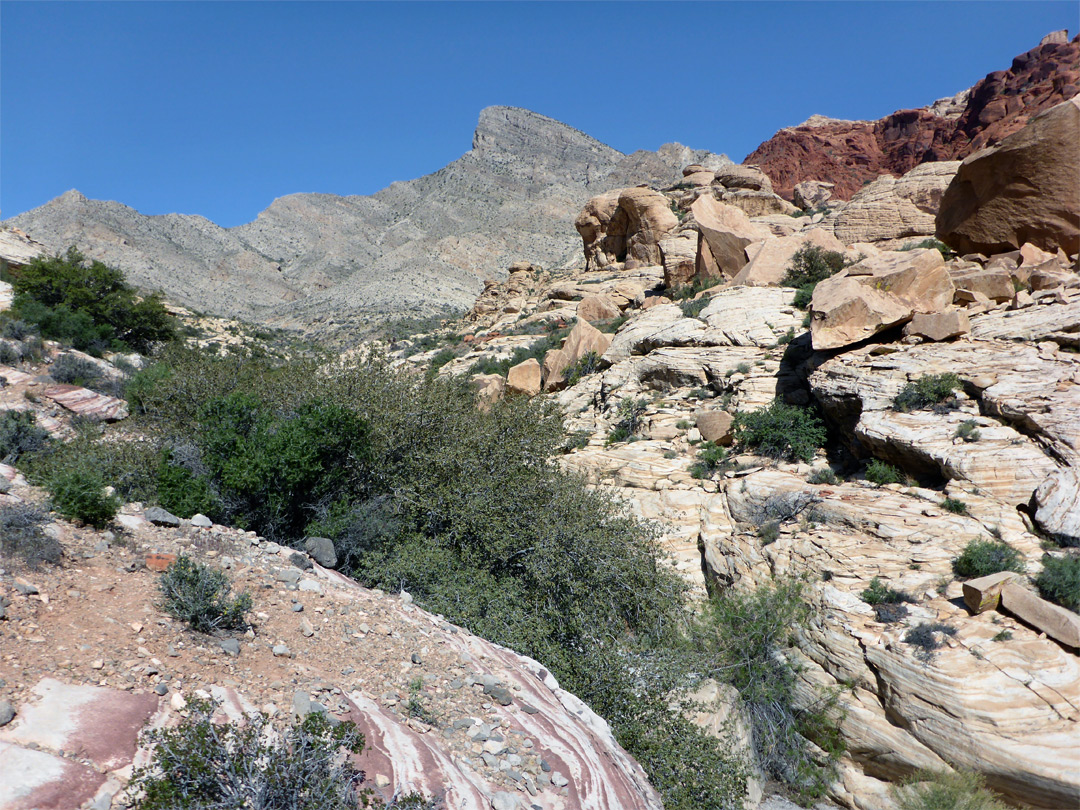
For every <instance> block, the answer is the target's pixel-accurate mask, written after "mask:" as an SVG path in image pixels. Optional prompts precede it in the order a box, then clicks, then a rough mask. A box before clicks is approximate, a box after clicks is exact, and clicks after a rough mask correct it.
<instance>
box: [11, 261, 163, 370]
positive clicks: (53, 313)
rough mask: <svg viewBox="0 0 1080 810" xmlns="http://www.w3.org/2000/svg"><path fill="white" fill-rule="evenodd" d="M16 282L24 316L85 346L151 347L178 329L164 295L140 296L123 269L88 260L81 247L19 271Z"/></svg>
mask: <svg viewBox="0 0 1080 810" xmlns="http://www.w3.org/2000/svg"><path fill="white" fill-rule="evenodd" d="M12 286H13V288H14V292H15V299H14V303H13V309H14V311H15V312H16V314H17V315H18V316H19V317H20V318H21V319H23V320H24V321H27V322H30V323H33V324H35V325H36V326H37V327H38V328H39V329H40V330H41V334H42V335H43V336H45V337H49V338H53V339H56V340H61V341H65V342H68V343H71V344H72V345H74V346H75V348H77V349H81V350H83V351H93V352H98V353H100V352H101V351H103V350H105V349H107V348H111V347H114V346H115V347H117V348H125V349H129V350H134V351H138V352H143V353H146V352H148V351H149V350H150V348H151V346H153V344H155V343H158V342H161V341H168V340H171V339H172V338H173V336H174V335H175V330H176V326H175V320H174V319H173V317H172V316H171V315H170V314H169V312H168V310H166V309H165V305H164V304H163V303H162V301H161V297H160V296H159V295H156V294H155V295H149V296H146V297H144V298H142V299H139V298H138V296H137V294H136V291H135V289H134V288H133V287H130V286H128V285H127V284H125V283H124V277H123V274H122V273H121V272H120V271H119V270H117V269H115V268H112V267H107V266H106V265H104V264H102V263H101V262H98V261H93V262H87V261H86V259H85V257H84V256H83V255H82V254H81V253H79V252H78V251H77V250H76V249H75V248H70V249H69V250H68V252H67V253H66V254H64V255H59V254H58V255H56V256H51V257H39V258H36V259H34V260H32V261H31V262H30V263H29V264H28V265H26V266H25V267H22V268H19V269H18V270H17V271H13V282H12Z"/></svg>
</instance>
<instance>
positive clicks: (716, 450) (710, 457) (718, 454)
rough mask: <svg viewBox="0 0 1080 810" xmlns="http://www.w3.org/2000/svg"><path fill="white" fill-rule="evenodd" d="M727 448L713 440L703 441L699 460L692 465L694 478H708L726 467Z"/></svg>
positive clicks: (691, 470)
mask: <svg viewBox="0 0 1080 810" xmlns="http://www.w3.org/2000/svg"><path fill="white" fill-rule="evenodd" d="M726 458H727V450H726V449H725V448H723V447H720V445H718V444H714V443H713V442H702V444H701V446H700V447H699V449H698V454H697V461H696V462H695V463H694V464H693V465H691V467H690V476H691V477H692V478H698V479H701V478H708V477H709V476H711V475H712V474H713V473H715V472H719V471H720V470H722V469H724V466H725V464H724V462H725V459H726Z"/></svg>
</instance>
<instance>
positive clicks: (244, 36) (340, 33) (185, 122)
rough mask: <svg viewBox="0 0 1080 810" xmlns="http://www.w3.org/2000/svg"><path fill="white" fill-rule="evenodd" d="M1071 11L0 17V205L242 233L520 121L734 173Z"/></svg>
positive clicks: (927, 6) (1071, 23) (119, 8)
mask: <svg viewBox="0 0 1080 810" xmlns="http://www.w3.org/2000/svg"><path fill="white" fill-rule="evenodd" d="M1077 9H1078V6H1077V4H1076V3H1075V2H1071V1H1070V2H1036V0H1031V1H1030V2H991V3H981V2H945V3H935V2H916V3H906V2H878V3H855V2H846V3H817V2H795V3H785V2H757V3H748V2H747V3H737V2H730V3H707V2H699V3H676V2H669V3H644V2H640V3H619V2H607V3H571V2H549V3H495V2H491V3H423V2H408V3H404V2H403V3H389V2H386V3H356V2H333V3H321V2H298V3H288V2H277V3H263V2H239V3H233V2H178V3H170V2H139V3H135V2H120V3H105V2H79V3H56V2H18V1H16V0H3V2H0V213H2V216H3V217H5V218H6V217H11V216H14V215H15V214H18V213H21V212H22V211H25V210H28V209H30V208H33V207H35V206H38V205H41V204H43V203H45V202H47V201H48V200H50V199H52V198H53V197H55V196H57V195H59V194H61V193H63V192H64V191H66V190H68V189H69V188H78V189H79V190H80V191H82V192H83V193H84V194H86V195H87V196H89V197H94V198H99V199H111V200H119V201H121V202H123V203H125V204H127V205H131V206H133V207H135V208H137V209H138V210H139V211H141V212H143V213H146V214H162V213H168V212H171V211H177V212H181V213H187V214H202V215H203V216H206V217H209V218H210V219H213V220H214V221H215V222H218V223H219V224H222V225H226V226H233V225H238V224H240V223H243V222H247V221H250V220H251V219H253V218H254V217H255V215H256V214H257V213H258V212H259V211H260V210H262V209H263V208H265V207H266V206H267V205H269V203H270V202H271V201H272V200H273V199H274V198H275V197H279V196H281V195H283V194H289V193H293V192H300V191H318V192H329V193H334V194H369V193H372V192H374V191H377V190H378V189H380V188H382V187H384V186H386V185H387V184H389V183H391V182H393V181H394V180H407V179H410V178H413V177H418V176H420V175H423V174H426V173H429V172H432V171H435V170H437V169H438V168H440V167H442V166H444V165H445V164H447V163H449V162H450V161H452V160H454V159H455V158H457V157H459V156H460V155H461V154H462V153H464V152H465V151H466V150H468V148H469V146H470V141H471V137H472V131H473V129H474V128H475V125H476V119H477V114H478V113H479V111H480V110H481V108H483V107H485V106H488V105H491V104H507V105H513V106H518V107H526V108H528V109H531V110H535V111H537V112H540V113H543V114H545V115H549V116H551V117H553V118H556V119H558V120H560V121H564V122H565V123H567V124H570V125H572V126H574V127H577V128H578V129H581V130H583V131H584V132H586V133H588V134H590V135H592V136H593V137H595V138H598V139H599V140H601V141H604V142H605V143H608V144H610V145H611V146H614V147H615V148H616V149H620V150H622V151H624V152H630V151H633V150H635V149H641V148H646V149H655V148H657V147H658V146H660V145H661V144H663V143H665V142H668V141H679V142H681V143H684V144H687V145H688V146H693V147H695V148H707V149H711V150H713V151H716V152H726V153H727V154H728V155H729V156H731V157H732V158H733V159H735V160H742V159H743V158H744V157H745V156H746V154H747V153H748V152H750V151H752V150H753V149H754V148H755V147H756V146H757V145H758V143H760V142H761V141H763V140H765V139H767V138H768V137H769V136H770V135H772V133H773V132H774V131H775V130H777V129H778V128H780V127H783V126H789V125H792V124H796V123H799V122H800V121H802V120H804V119H806V118H807V117H809V116H810V115H811V114H813V113H822V114H826V115H830V116H834V117H839V118H877V117H880V116H882V115H886V114H888V113H890V112H893V111H894V110H897V109H902V108H905V107H915V106H922V105H924V104H927V103H930V102H931V101H933V100H935V99H937V98H940V97H942V96H946V95H952V94H953V93H956V92H957V91H959V90H961V89H963V88H965V87H968V86H970V85H971V84H973V83H974V82H975V81H977V80H978V79H980V78H982V77H983V76H984V75H985V74H986V73H988V72H990V71H992V70H1000V69H1005V68H1007V67H1008V66H1009V64H1010V63H1011V60H1012V58H1013V56H1015V55H1017V54H1020V53H1022V52H1024V51H1026V50H1028V49H1029V48H1031V47H1034V46H1035V45H1036V44H1038V41H1039V39H1040V38H1041V37H1042V36H1043V35H1044V34H1046V33H1047V32H1049V31H1051V30H1055V29H1059V28H1068V29H1070V32H1071V33H1072V34H1075V32H1076V29H1077V27H1078V25H1080V21H1078V11H1077Z"/></svg>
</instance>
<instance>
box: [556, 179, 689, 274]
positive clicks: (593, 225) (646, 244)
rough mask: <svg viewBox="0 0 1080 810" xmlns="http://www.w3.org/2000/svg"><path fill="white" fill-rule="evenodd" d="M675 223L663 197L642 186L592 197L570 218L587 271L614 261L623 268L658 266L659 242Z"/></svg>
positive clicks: (674, 226)
mask: <svg viewBox="0 0 1080 810" xmlns="http://www.w3.org/2000/svg"><path fill="white" fill-rule="evenodd" d="M678 224H679V220H678V219H677V218H676V216H675V214H673V213H672V212H671V207H670V204H669V203H668V199H667V197H665V196H664V195H663V194H661V193H660V192H658V191H653V190H652V189H650V188H645V187H637V188H625V189H621V190H618V191H609V192H607V193H606V194H601V195H599V196H597V197H593V198H592V199H591V200H589V201H588V202H587V203H586V204H585V207H584V209H582V211H581V213H580V214H578V217H577V219H576V220H574V227H575V228H577V231H578V233H579V234H581V240H582V242H583V244H584V249H585V266H586V267H587V268H588V269H589V270H595V269H597V268H601V267H606V266H607V265H609V264H614V263H615V262H625V263H626V264H625V266H626V267H627V269H632V268H635V267H650V266H654V265H659V264H660V263H661V257H660V247H659V242H660V240H661V239H663V238H664V237H665V236H667V235H668V234H669V233H670V232H671V231H673V230H675V228H676V227H677V226H678Z"/></svg>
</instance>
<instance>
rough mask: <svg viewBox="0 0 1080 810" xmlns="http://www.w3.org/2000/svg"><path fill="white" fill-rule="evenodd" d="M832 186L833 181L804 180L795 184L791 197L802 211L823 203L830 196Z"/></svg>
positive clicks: (834, 186)
mask: <svg viewBox="0 0 1080 810" xmlns="http://www.w3.org/2000/svg"><path fill="white" fill-rule="evenodd" d="M834 188H836V185H835V184H834V183H826V182H824V181H823V180H804V181H803V182H801V183H799V184H797V185H796V186H795V189H794V191H792V194H791V199H792V201H793V202H794V203H795V205H796V206H798V207H799V208H801V209H802V210H803V211H809V210H810V209H812V208H820V207H821V206H823V205H825V203H827V202H828V201H829V200H830V199H831V198H832V193H833V189H834Z"/></svg>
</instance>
